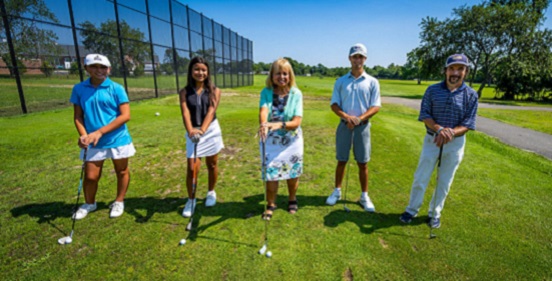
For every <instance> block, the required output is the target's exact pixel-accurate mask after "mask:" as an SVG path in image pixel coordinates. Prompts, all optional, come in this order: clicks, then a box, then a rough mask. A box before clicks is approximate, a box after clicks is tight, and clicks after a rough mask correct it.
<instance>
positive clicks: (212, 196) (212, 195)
mask: <svg viewBox="0 0 552 281" xmlns="http://www.w3.org/2000/svg"><path fill="white" fill-rule="evenodd" d="M215 204H217V193H216V192H215V191H214V190H213V191H209V192H207V196H206V197H205V207H213V206H215Z"/></svg>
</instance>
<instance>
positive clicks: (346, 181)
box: [343, 129, 355, 213]
mask: <svg viewBox="0 0 552 281" xmlns="http://www.w3.org/2000/svg"><path fill="white" fill-rule="evenodd" d="M354 138H355V131H354V129H353V132H352V134H351V148H353V140H354ZM354 155H355V152H354V149H353V158H354ZM350 168H351V167H350V165H349V163H347V166H346V169H347V172H346V173H347V175H346V177H347V178H346V179H345V190H344V192H343V210H345V212H347V213H349V212H351V210H350V209H349V208H347V189H349V170H350Z"/></svg>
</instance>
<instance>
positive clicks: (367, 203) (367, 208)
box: [358, 195, 376, 213]
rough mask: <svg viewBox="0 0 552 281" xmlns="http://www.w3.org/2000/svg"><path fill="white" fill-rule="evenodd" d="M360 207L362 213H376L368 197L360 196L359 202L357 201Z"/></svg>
mask: <svg viewBox="0 0 552 281" xmlns="http://www.w3.org/2000/svg"><path fill="white" fill-rule="evenodd" d="M358 203H360V205H361V206H362V207H363V208H364V211H366V212H370V213H374V212H375V211H376V207H375V206H374V203H372V200H370V196H368V195H366V196H362V195H361V196H360V200H359V201H358Z"/></svg>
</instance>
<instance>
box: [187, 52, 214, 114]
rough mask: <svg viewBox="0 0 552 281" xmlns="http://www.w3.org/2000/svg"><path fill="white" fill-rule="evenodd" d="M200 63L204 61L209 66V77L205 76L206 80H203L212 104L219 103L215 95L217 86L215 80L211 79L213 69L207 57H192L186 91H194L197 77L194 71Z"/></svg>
mask: <svg viewBox="0 0 552 281" xmlns="http://www.w3.org/2000/svg"><path fill="white" fill-rule="evenodd" d="M198 63H202V64H204V65H205V66H206V67H207V78H205V82H203V83H204V85H205V88H206V90H207V94H208V95H209V102H210V104H211V105H216V104H217V97H216V95H215V88H216V87H215V84H214V83H213V81H212V80H211V69H210V68H209V63H208V62H207V60H206V59H204V58H202V57H194V58H192V60H191V61H190V63H189V64H188V81H187V83H186V87H184V88H185V89H186V91H193V90H194V87H195V79H194V77H193V76H192V72H193V68H194V65H196V64H198Z"/></svg>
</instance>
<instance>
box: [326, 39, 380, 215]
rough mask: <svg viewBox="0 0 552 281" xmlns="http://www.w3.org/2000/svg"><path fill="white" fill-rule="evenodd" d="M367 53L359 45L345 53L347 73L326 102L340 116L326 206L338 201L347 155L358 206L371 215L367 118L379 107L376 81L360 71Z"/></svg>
mask: <svg viewBox="0 0 552 281" xmlns="http://www.w3.org/2000/svg"><path fill="white" fill-rule="evenodd" d="M366 58H367V51H366V47H365V46H364V45H362V44H355V45H353V46H352V47H351V48H350V50H349V61H350V63H351V71H350V72H349V73H347V74H346V75H344V76H342V77H341V78H339V79H338V80H337V81H336V82H335V85H334V90H333V94H332V100H331V102H330V105H331V108H332V110H333V112H334V113H335V114H336V115H337V116H339V117H340V119H341V120H340V122H339V125H338V126H337V130H336V136H335V144H336V159H337V167H336V171H335V189H334V191H333V192H332V194H331V195H330V196H329V197H328V199H327V200H326V204H328V205H335V203H336V202H337V200H339V199H341V184H342V182H343V176H344V175H345V168H346V166H347V162H348V161H349V152H350V150H351V145H352V146H353V154H354V157H355V160H356V162H357V165H358V176H359V180H360V189H361V190H362V194H361V196H360V200H359V203H360V204H361V205H362V207H363V208H364V210H365V211H367V212H375V211H376V208H375V207H374V204H373V203H372V200H370V197H369V196H368V166H367V163H368V161H370V148H371V147H370V118H372V116H374V115H375V114H376V113H378V111H379V109H380V107H381V98H380V88H379V82H378V80H376V79H375V78H374V77H372V76H370V75H368V74H367V73H366V72H365V71H364V63H366Z"/></svg>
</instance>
